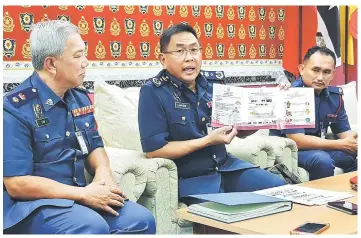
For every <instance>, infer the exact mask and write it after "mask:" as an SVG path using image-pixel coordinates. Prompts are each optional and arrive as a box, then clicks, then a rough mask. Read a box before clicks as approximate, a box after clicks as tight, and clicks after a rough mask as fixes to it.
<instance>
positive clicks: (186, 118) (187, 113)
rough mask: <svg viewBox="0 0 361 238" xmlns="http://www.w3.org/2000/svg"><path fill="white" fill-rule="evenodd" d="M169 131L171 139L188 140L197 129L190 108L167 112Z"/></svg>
mask: <svg viewBox="0 0 361 238" xmlns="http://www.w3.org/2000/svg"><path fill="white" fill-rule="evenodd" d="M168 117H169V132H170V137H171V138H172V140H176V141H178V140H190V139H194V138H195V133H196V131H197V127H196V123H195V114H194V112H193V111H192V110H175V111H173V112H172V113H171V114H169V116H168Z"/></svg>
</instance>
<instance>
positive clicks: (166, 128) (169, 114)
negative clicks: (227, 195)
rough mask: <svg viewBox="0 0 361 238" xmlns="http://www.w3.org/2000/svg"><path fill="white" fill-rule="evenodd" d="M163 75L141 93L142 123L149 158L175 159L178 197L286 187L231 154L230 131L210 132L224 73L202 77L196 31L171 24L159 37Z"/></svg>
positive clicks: (232, 130) (232, 134)
mask: <svg viewBox="0 0 361 238" xmlns="http://www.w3.org/2000/svg"><path fill="white" fill-rule="evenodd" d="M160 46H161V55H160V62H161V63H162V65H163V68H164V69H163V70H162V71H161V72H160V73H159V74H158V75H157V76H156V77H154V78H152V79H150V80H149V81H147V83H145V85H143V87H142V88H141V91H140V98H139V108H138V117H139V118H138V122H139V130H140V136H141V144H142V148H143V151H144V152H145V153H146V156H147V157H148V158H154V157H163V158H169V159H172V160H174V162H175V163H176V165H177V168H178V178H179V180H178V191H179V198H180V199H181V200H182V201H183V202H185V203H186V204H188V205H189V204H192V203H197V202H199V201H197V200H193V199H191V198H189V197H188V198H187V196H188V195H191V194H205V193H218V192H239V191H244V192H247V191H255V190H260V189H266V188H270V187H275V186H280V185H284V184H285V183H284V181H283V180H282V179H280V178H279V177H277V176H276V175H274V174H271V173H269V172H267V171H265V170H263V169H260V168H258V166H255V165H253V164H250V163H248V162H246V161H243V160H241V159H238V158H236V157H234V156H233V155H231V154H229V153H227V151H226V148H225V144H228V143H230V142H231V141H232V139H233V138H234V137H235V136H236V135H237V130H236V129H235V128H232V126H225V127H222V128H218V129H215V130H213V131H210V130H209V132H207V131H208V130H207V124H208V123H210V119H211V112H212V109H211V107H212V93H213V83H214V82H216V81H221V80H222V79H224V75H223V72H209V71H208V72H203V74H202V73H200V68H201V61H202V54H201V46H200V42H199V40H198V38H197V35H196V33H195V31H194V29H193V28H192V27H191V26H189V25H185V24H177V25H173V26H171V27H170V28H168V29H167V30H165V31H164V32H163V34H162V36H161V38H160Z"/></svg>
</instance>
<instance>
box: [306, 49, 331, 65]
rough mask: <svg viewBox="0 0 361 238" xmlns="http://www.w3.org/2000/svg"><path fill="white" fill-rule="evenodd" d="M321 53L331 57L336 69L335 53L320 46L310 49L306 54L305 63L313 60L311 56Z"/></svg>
mask: <svg viewBox="0 0 361 238" xmlns="http://www.w3.org/2000/svg"><path fill="white" fill-rule="evenodd" d="M316 52H319V53H320V54H322V55H329V56H331V57H332V59H333V62H334V63H335V64H334V67H336V56H335V53H333V51H332V50H330V49H329V48H327V47H320V46H313V47H311V48H309V49H308V51H307V53H306V54H305V57H303V62H305V61H307V60H309V59H310V58H311V56H312V55H313V54H314V53H316Z"/></svg>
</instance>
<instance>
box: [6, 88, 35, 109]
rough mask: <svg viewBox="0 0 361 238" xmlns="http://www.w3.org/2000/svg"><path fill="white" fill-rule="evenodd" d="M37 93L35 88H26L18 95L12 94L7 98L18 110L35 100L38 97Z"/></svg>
mask: <svg viewBox="0 0 361 238" xmlns="http://www.w3.org/2000/svg"><path fill="white" fill-rule="evenodd" d="M36 91H37V90H36V89H34V90H33V88H26V89H23V90H21V91H19V92H16V93H10V94H9V95H6V97H7V99H8V100H9V102H10V103H11V104H12V105H13V106H14V107H16V108H18V107H20V106H22V105H24V104H26V103H27V102H29V101H30V100H31V99H33V98H35V97H36V96H37V93H36Z"/></svg>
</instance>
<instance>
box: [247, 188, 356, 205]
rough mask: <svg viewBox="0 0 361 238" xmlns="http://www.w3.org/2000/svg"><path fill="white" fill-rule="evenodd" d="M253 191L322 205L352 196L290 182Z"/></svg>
mask: <svg viewBox="0 0 361 238" xmlns="http://www.w3.org/2000/svg"><path fill="white" fill-rule="evenodd" d="M254 193H257V194H262V195H266V196H271V197H276V198H281V199H285V200H290V201H293V202H295V203H299V204H304V205H308V206H313V205H324V204H327V203H328V202H333V201H338V200H342V199H346V198H351V197H354V195H353V194H352V193H348V192H334V191H329V190H323V189H315V188H307V187H302V186H296V185H290V184H288V185H284V186H280V187H275V188H268V189H264V190H259V191H255V192H254Z"/></svg>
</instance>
